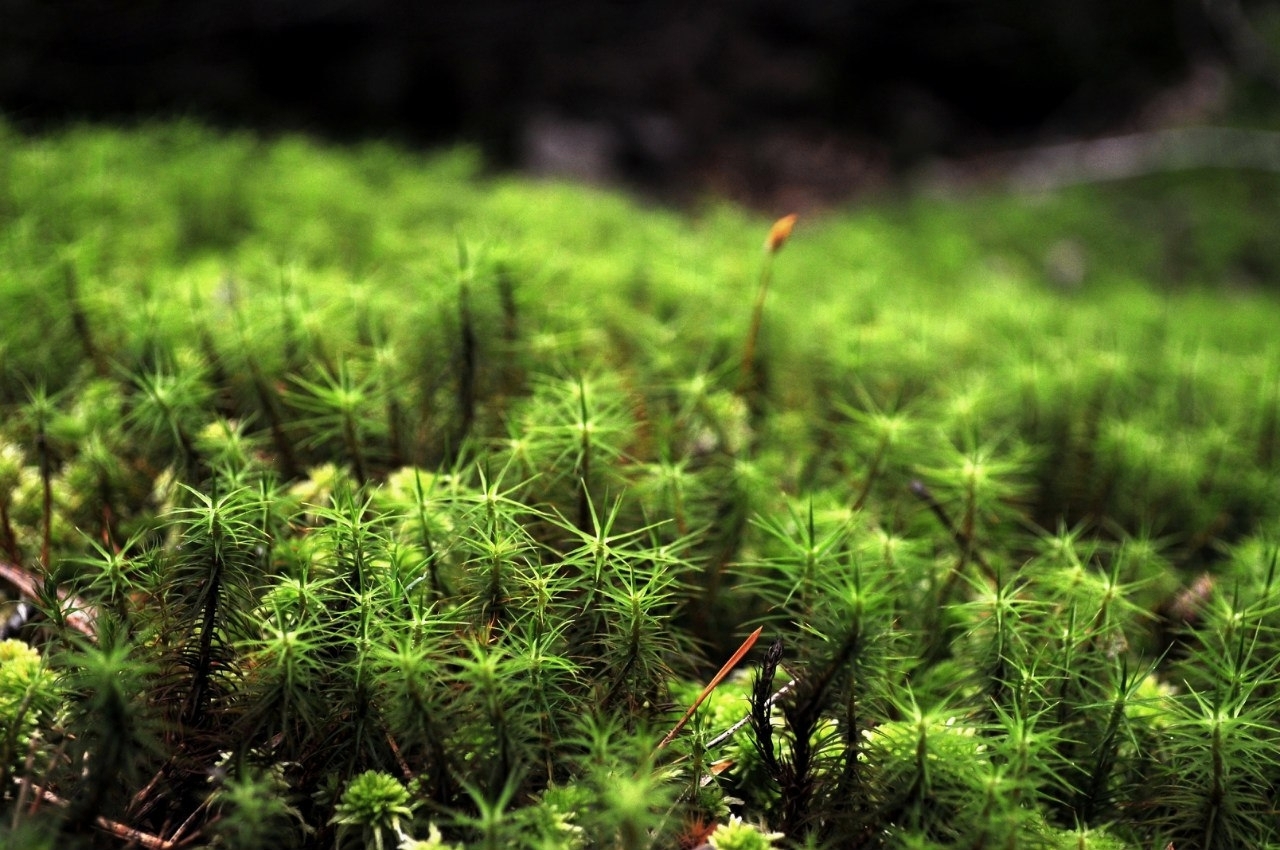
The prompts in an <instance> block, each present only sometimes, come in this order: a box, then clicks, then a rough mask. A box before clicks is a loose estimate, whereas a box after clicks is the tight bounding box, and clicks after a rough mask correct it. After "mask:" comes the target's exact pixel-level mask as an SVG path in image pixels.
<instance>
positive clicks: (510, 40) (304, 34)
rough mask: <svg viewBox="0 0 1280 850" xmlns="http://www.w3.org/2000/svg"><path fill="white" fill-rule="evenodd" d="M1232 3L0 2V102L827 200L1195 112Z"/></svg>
mask: <svg viewBox="0 0 1280 850" xmlns="http://www.w3.org/2000/svg"><path fill="white" fill-rule="evenodd" d="M1236 2H1237V0H1230V2H1225V1H1224V0H1123V2H1118V0H1036V2H1029V0H850V2H845V3H837V2H831V0H703V2H694V3H685V2H666V0H656V1H655V2H644V3H609V2H601V0H543V2H517V0H438V2H411V0H367V2H350V0H129V1H128V2H102V0H60V2H51V0H0V112H2V113H3V114H4V115H5V117H6V118H7V120H9V121H10V122H12V123H15V124H17V125H18V126H19V127H22V128H25V129H33V130H39V129H41V128H44V127H49V126H51V125H57V124H60V123H63V122H66V121H68V120H82V119H90V120H109V121H132V120H136V119H145V118H148V117H155V116H174V115H181V116H191V117H196V118H199V119H201V120H204V121H208V122H212V123H214V124H217V125H221V126H234V127H244V126H248V127H254V128H258V129H262V130H265V131H268V132H272V131H278V130H279V131H284V130H290V131H292V130H302V131H306V132H311V133H316V134H319V135H321V136H325V137H329V138H333V139H338V140H355V139H363V138H369V137H380V138H385V137H391V138H394V139H396V140H398V141H403V142H408V143H412V144H422V145H430V144H441V143H451V142H455V141H459V140H467V141H472V142H475V143H478V144H480V145H481V146H483V149H484V151H485V152H486V154H487V155H488V157H489V160H490V162H492V163H493V164H494V165H495V166H497V167H506V166H516V167H523V168H527V169H530V170H533V171H540V172H552V173H559V174H569V175H573V176H578V177H583V178H586V179H592V180H610V181H622V182H627V183H630V184H633V185H637V186H642V187H649V188H653V189H655V190H657V191H664V190H665V191H670V192H675V193H679V192H680V191H681V190H682V189H684V190H688V189H690V188H692V187H696V189H697V191H707V190H710V191H717V192H720V193H723V194H728V195H730V196H743V195H746V196H753V195H760V194H768V193H769V192H776V191H782V190H785V189H786V188H787V187H791V186H798V187H801V188H802V190H803V191H808V192H817V193H823V192H837V193H838V192H843V191H847V190H848V189H849V188H850V187H853V186H857V185H859V184H862V183H867V182H874V181H876V180H883V179H892V178H893V175H896V174H901V173H903V172H904V171H906V170H909V169H911V168H913V167H915V166H917V165H919V164H920V163H923V162H927V161H929V160H931V159H934V158H938V157H946V158H957V157H964V156H968V155H972V154H976V153H982V152H984V151H991V150H999V149H1002V148H1009V147H1016V146H1019V145H1024V144H1032V143H1044V142H1048V141H1054V140H1060V139H1066V138H1078V137H1087V136H1090V135H1094V134H1100V133H1106V132H1114V131H1118V130H1124V129H1132V128H1134V127H1141V126H1143V125H1144V124H1150V123H1153V122H1154V123H1159V122H1161V121H1165V120H1181V119H1180V118H1179V114H1180V113H1179V111H1180V110H1181V111H1182V112H1188V113H1191V120H1194V119H1195V114H1194V113H1196V112H1197V111H1199V112H1212V110H1213V109H1215V108H1218V106H1219V105H1220V101H1221V99H1222V94H1221V93H1222V90H1223V87H1222V81H1221V71H1220V69H1221V68H1223V67H1227V66H1230V65H1231V64H1232V63H1233V62H1235V64H1237V65H1238V64H1239V62H1238V61H1236V60H1238V59H1239V57H1240V56H1242V55H1245V54H1247V52H1248V51H1247V49H1245V48H1247V47H1248V45H1244V48H1242V47H1241V43H1239V41H1240V40H1239V39H1235V40H1234V41H1233V38H1232V36H1231V32H1230V30H1231V25H1230V20H1231V16H1232V15H1235V16H1236V18H1239V17H1240V15H1242V14H1243V15H1244V16H1245V17H1246V19H1250V18H1253V17H1255V16H1256V15H1257V14H1258V10H1259V9H1262V8H1265V9H1270V8H1271V7H1272V5H1273V4H1272V3H1253V4H1245V5H1244V6H1243V7H1241V6H1238V5H1236ZM1224 10H1225V11H1224ZM1224 21H1225V22H1226V23H1225V24H1224ZM1224 33H1225V34H1224ZM1215 69H1217V70H1215ZM1183 117H1184V118H1185V117H1186V116H1183Z"/></svg>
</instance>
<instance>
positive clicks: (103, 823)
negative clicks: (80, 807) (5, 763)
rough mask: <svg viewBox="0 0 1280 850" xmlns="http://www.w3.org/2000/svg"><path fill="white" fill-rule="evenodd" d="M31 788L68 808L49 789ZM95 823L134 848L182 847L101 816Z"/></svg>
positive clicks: (63, 801) (62, 800)
mask: <svg viewBox="0 0 1280 850" xmlns="http://www.w3.org/2000/svg"><path fill="white" fill-rule="evenodd" d="M14 781H15V782H18V781H19V780H18V779H15V780H14ZM31 788H32V790H33V791H35V793H36V796H38V797H39V798H40V799H42V800H44V801H45V802H46V803H52V804H53V805H55V806H59V807H62V808H66V807H67V806H68V805H69V803H67V801H66V800H64V799H62V798H61V797H59V796H58V795H57V794H55V793H53V792H52V791H49V790H48V789H45V788H41V787H40V786H39V785H32V786H31ZM93 822H94V825H95V826H97V827H98V829H101V830H103V831H105V832H109V833H111V834H112V835H114V836H116V837H117V838H122V839H124V840H125V841H127V842H128V843H129V844H130V845H132V846H137V847H143V848H146V850H174V848H176V847H179V846H181V845H179V844H178V843H177V842H174V841H171V840H169V839H167V838H161V837H160V836H158V835H151V834H150V833H146V832H142V831H141V830H138V829H134V828H133V827H131V826H126V825H125V824H122V823H117V822H116V821H113V820H107V819H106V818H104V817H102V816H101V815H99V816H98V817H96V818H94V821H93Z"/></svg>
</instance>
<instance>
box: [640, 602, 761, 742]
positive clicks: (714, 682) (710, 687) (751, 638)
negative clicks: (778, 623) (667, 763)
mask: <svg viewBox="0 0 1280 850" xmlns="http://www.w3.org/2000/svg"><path fill="white" fill-rule="evenodd" d="M762 631H764V626H761V627H760V628H758V629H756V630H755V631H754V632H752V633H751V634H750V635H748V636H747V639H746V640H744V641H743V642H742V646H740V647H738V651H737V652H735V653H734V654H733V655H732V656H731V657H730V658H729V660H728V661H726V662H725V663H724V666H723V667H721V668H720V672H719V673H716V675H715V676H714V677H713V678H712V679H711V681H710V682H709V683H708V684H707V686H706V687H705V688H703V689H702V693H700V694H698V698H697V699H695V700H694V701H693V705H691V706H689V710H688V711H686V712H685V713H684V717H681V718H680V722H679V723H677V724H676V725H675V728H673V729H672V730H671V731H670V732H668V733H667V737H665V738H663V739H662V743H660V744H658V746H657V749H655V752H657V750H660V749H662V748H663V747H665V746H666V745H667V744H670V743H671V741H672V740H673V739H674V738H675V737H676V735H678V734H679V733H680V730H681V729H683V728H684V725H685V724H686V723H688V722H689V718H690V717H693V713H694V712H695V711H697V710H698V706H700V705H702V703H703V702H704V701H705V700H706V698H707V697H709V696H711V692H712V691H714V690H715V689H716V687H717V686H718V685H719V684H720V683H721V682H723V681H724V677H725V676H728V675H729V671H731V670H732V669H733V668H734V666H735V665H737V663H738V662H739V661H741V660H742V656H744V655H746V654H747V653H748V652H750V651H751V647H753V646H755V645H756V640H758V639H759V637H760V633H761V632H762Z"/></svg>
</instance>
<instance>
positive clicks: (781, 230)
mask: <svg viewBox="0 0 1280 850" xmlns="http://www.w3.org/2000/svg"><path fill="white" fill-rule="evenodd" d="M796 218H797V216H796V214H795V213H792V214H791V215H785V216H783V217H782V218H780V219H778V220H777V221H775V222H774V223H773V227H771V228H770V229H769V236H768V238H767V239H765V240H764V252H765V253H764V264H763V265H762V266H761V267H760V286H759V287H758V288H757V289H756V303H755V306H754V308H753V309H752V311H751V329H750V330H749V331H747V344H746V347H745V348H744V349H743V351H742V374H741V376H740V378H739V381H740V383H739V386H738V391H739V392H740V393H747V392H750V391H751V390H752V389H754V385H755V371H756V341H757V340H758V339H759V337H760V323H761V321H763V319H764V299H765V296H766V295H768V294H769V278H770V277H771V276H772V274H773V258H774V257H775V256H777V254H778V252H779V251H781V250H782V246H783V245H785V244H787V238H788V237H789V236H790V235H791V229H792V228H793V227H795V225H796Z"/></svg>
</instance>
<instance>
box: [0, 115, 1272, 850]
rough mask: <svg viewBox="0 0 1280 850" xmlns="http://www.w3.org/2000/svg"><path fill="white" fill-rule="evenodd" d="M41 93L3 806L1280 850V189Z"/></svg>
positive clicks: (527, 842)
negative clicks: (706, 196) (368, 132)
mask: <svg viewBox="0 0 1280 850" xmlns="http://www.w3.org/2000/svg"><path fill="white" fill-rule="evenodd" d="M0 132H2V134H3V135H4V140H5V144H4V145H0V173H3V174H4V175H5V178H6V179H4V180H0V211H4V213H7V214H0V299H3V304H4V306H5V307H6V313H5V314H6V315H10V316H39V317H41V321H40V322H10V323H8V324H6V325H5V326H4V327H3V330H0V364H2V365H0V370H2V371H3V380H0V414H2V415H0V579H2V580H3V586H4V596H5V598H4V599H3V600H0V603H3V607H0V617H2V621H3V622H4V623H6V624H8V623H11V622H12V623H14V625H13V626H12V631H13V633H14V634H13V635H12V636H13V637H16V638H17V639H18V641H15V642H4V643H0V774H2V776H0V778H3V779H4V781H3V782H0V801H2V805H3V812H0V815H2V816H0V846H4V847H22V848H54V847H66V846H84V847H91V848H110V847H124V846H144V847H149V848H157V849H158V848H179V847H201V848H204V847H207V848H258V847H267V846H270V847H280V848H299V849H300V850H311V848H316V850H320V848H332V847H366V846H372V847H384V848H410V847H411V848H428V847H433V848H434V847H439V848H445V847H448V848H468V850H470V848H520V847H528V848H566V850H568V849H569V848H575V849H576V848H628V850H630V849H631V848H637V850H638V848H662V847H687V848H692V847H704V846H707V845H710V846H712V847H717V848H763V847H768V846H784V847H832V848H877V849H878V848H925V847H928V848H968V850H979V848H1002V850H1017V848H1059V847H1071V848H1095V850H1096V848H1107V850H1110V849H1111V848H1120V847H1124V848H1149V847H1160V848H1165V847H1168V846H1172V847H1174V848H1176V849H1177V850H1193V849H1194V848H1208V849H1209V850H1214V848H1239V847H1250V848H1254V847H1257V848H1267V847H1276V846H1280V834H1278V832H1280V830H1278V828H1277V821H1276V817H1275V812H1276V809H1277V800H1276V793H1275V789H1276V788H1277V787H1278V786H1280V767H1278V764H1280V760H1278V759H1277V758H1276V755H1275V754H1276V752H1277V744H1280V741H1278V740H1277V731H1276V730H1277V728H1278V721H1280V699H1278V698H1277V694H1280V672H1278V671H1277V662H1276V659H1277V658H1280V619H1278V618H1280V599H1278V596H1277V575H1276V573H1277V562H1278V561H1280V545H1278V541H1280V522H1278V518H1280V498H1278V497H1277V493H1280V490H1278V489H1277V488H1276V486H1275V485H1276V481H1277V477H1278V473H1280V468H1278V464H1280V446H1278V445H1277V440H1280V427H1277V422H1280V411H1277V407H1276V405H1277V400H1278V399H1280V370H1277V367H1276V363H1278V362H1280V341H1278V340H1277V338H1276V334H1275V327H1276V324H1277V319H1280V309H1277V306H1278V305H1277V303H1276V301H1275V298H1274V296H1272V295H1270V294H1267V293H1266V292H1264V291H1261V290H1260V289H1255V290H1246V289H1242V288H1241V287H1240V285H1239V281H1240V279H1241V278H1240V275H1241V274H1242V272H1241V269H1244V268H1246V267H1247V268H1254V267H1256V265H1257V264H1258V263H1260V262H1264V261H1266V260H1267V257H1268V256H1270V254H1269V249H1267V247H1266V246H1268V245H1271V244H1273V243H1274V242H1275V240H1273V239H1270V232H1269V231H1268V230H1266V228H1265V227H1263V224H1262V223H1265V222H1271V221H1274V219H1275V216H1276V215H1280V201H1277V200H1276V199H1278V198H1280V178H1277V177H1274V176H1269V175H1265V174H1250V175H1235V174H1218V175H1212V176H1207V175H1203V174H1188V175H1183V176H1179V177H1177V178H1176V179H1171V178H1167V177H1166V178H1164V179H1153V180H1150V181H1140V182H1133V183H1130V184H1127V185H1115V186H1107V187H1099V186H1094V187H1082V188H1081V189H1079V190H1072V191H1067V192H1063V193H1059V194H1055V195H1053V196H1049V197H1042V198H1038V199H1036V200H1034V201H1033V200H1030V199H1027V198H1025V197H1019V196H1011V195H1000V194H987V195H974V196H970V197H968V198H964V199H939V198H915V199H912V200H910V201H890V200H884V201H877V202H874V203H870V202H869V203H868V204H867V205H866V206H864V207H861V208H859V209H851V210H848V211H845V212H840V213H831V214H828V215H825V216H814V217H812V218H807V219H806V226H805V229H804V230H803V231H801V230H795V229H793V228H794V226H795V224H796V218H795V217H794V216H786V217H784V218H782V219H779V220H778V221H777V222H776V223H774V224H773V225H772V227H770V226H769V223H768V222H767V221H760V220H756V219H755V218H753V217H752V216H751V215H749V214H748V213H745V212H743V211H741V210H737V209H734V208H731V207H728V206H724V205H716V204H714V203H709V204H708V205H706V206H705V207H703V208H700V209H699V210H698V211H696V212H692V213H678V212H673V211H660V210H655V209H650V208H642V207H641V206H639V205H637V204H636V203H634V202H632V201H630V200H627V199H626V198H624V197H622V196H620V195H617V194H612V193H606V192H602V191H599V190H589V189H585V188H578V187H572V186H567V185H561V184H553V183H547V182H526V181H523V180H520V179H518V178H514V177H500V176H495V175H493V174H490V173H488V172H485V171H484V170H483V169H482V167H481V163H480V162H479V161H478V159H477V158H476V157H475V156H474V154H472V153H470V152H466V151H455V152H452V153H444V154H437V155H434V156H430V157H428V156H423V155H419V154H411V153H409V152H406V151H402V150H399V149H397V148H394V147H392V146H389V145H385V144H365V145H354V146H349V147H346V148H342V149H337V148H331V147H326V146H322V145H320V144H318V143H314V142H311V141H308V140H306V139H303V138H299V137H287V136H286V137H279V138H275V139H271V140H267V139H260V138H257V137H255V136H252V135H249V134H218V133H214V132H211V131H208V130H205V129H202V128H200V127H197V126H195V125H191V124H183V123H178V124H155V125H152V126H147V127H139V128H135V129H133V130H129V131H122V130H109V129H102V128H94V127H89V126H84V127H79V128H75V129H67V130H63V131H59V132H49V133H47V134H45V135H43V136H41V137H39V138H34V137H33V138H27V137H24V136H22V135H21V134H19V133H17V132H16V131H12V130H8V129H4V130H2V131H0ZM144 186H145V187H146V191H141V190H140V187H144ZM1174 199H1178V200H1177V203H1176V204H1175V203H1172V202H1173V200H1174ZM1185 199H1190V200H1185ZM1242 206H1243V207H1246V208H1248V209H1249V210H1251V211H1252V212H1251V214H1250V215H1248V216H1236V217H1233V218H1231V220H1230V221H1226V220H1225V219H1223V220H1219V219H1220V217H1221V215H1220V211H1222V210H1233V209H1237V208H1240V207H1242ZM1173 207H1176V208H1177V211H1178V212H1177V215H1173V213H1171V212H1170V209H1171V208H1173ZM1215 211H1219V212H1215ZM1144 216H1145V217H1146V218H1144ZM1134 221H1156V222H1159V223H1161V225H1160V227H1154V228H1146V227H1138V226H1136V225H1134V224H1132V222H1134ZM1033 224H1034V226H1035V227H1036V228H1043V230H1032V225H1033ZM1268 226H1269V225H1268ZM1161 227H1165V228H1166V229H1168V232H1176V233H1178V234H1180V236H1179V238H1178V239H1176V240H1170V239H1167V238H1162V237H1161V236H1160V235H1159V231H1160V229H1161ZM762 233H763V234H767V237H766V240H765V243H764V246H763V256H761V249H760V247H759V246H760V241H759V240H760V236H761V234H762ZM1046 234H1048V235H1046ZM1066 238H1069V239H1071V240H1072V243H1073V244H1074V245H1076V246H1077V248H1078V251H1077V253H1078V254H1079V255H1080V256H1082V257H1084V258H1085V259H1083V260H1081V262H1082V263H1086V264H1087V267H1088V272H1087V274H1085V275H1083V276H1082V277H1081V278H1080V283H1079V286H1080V287H1081V289H1079V290H1075V291H1071V292H1067V291H1064V290H1063V288H1062V287H1061V286H1060V285H1058V284H1055V283H1054V282H1053V281H1054V280H1055V278H1054V276H1053V275H1054V273H1053V271H1052V269H1050V268H1047V266H1046V261H1045V257H1046V256H1048V255H1049V253H1051V254H1052V255H1053V256H1055V257H1056V256H1058V255H1059V254H1061V251H1056V252H1051V251H1050V249H1051V248H1053V247H1054V245H1055V244H1057V242H1059V241H1060V240H1062V239H1066ZM788 243H790V247H789V248H788V250H787V252H786V254H785V255H783V254H782V250H781V249H782V248H783V247H784V245H787V244H788ZM1174 243H1176V246H1175V244H1174ZM1175 248H1176V250H1175ZM1200 248H1204V251H1203V253H1202V254H1201V253H1197V251H1199V250H1200ZM1210 249H1212V250H1210ZM1047 252H1048V253H1047ZM1232 257H1234V258H1235V259H1234V260H1232V259H1231V258H1232ZM1246 260H1247V264H1245V261H1246ZM1175 273H1176V275H1177V276H1179V278H1180V284H1179V285H1178V286H1176V287H1169V286H1166V285H1165V284H1166V282H1167V281H1166V278H1167V276H1169V275H1173V274H1175ZM757 275H758V277H756V276H757ZM753 280H754V281H755V282H756V291H755V298H754V300H751V301H750V305H749V306H748V300H750V299H749V297H750V289H751V285H752V281H753ZM1228 280H1230V281H1234V283H1233V284H1232V286H1233V289H1232V293H1233V294H1232V297H1231V298H1229V299H1223V298H1220V297H1217V294H1216V293H1206V292H1205V291H1203V290H1201V289H1199V288H1197V286H1196V285H1195V284H1196V282H1197V281H1198V282H1201V283H1207V284H1214V285H1216V284H1218V283H1221V282H1223V281H1228ZM766 304H767V305H768V316H767V321H766V320H765V318H766V317H765V314H764V309H765V305H766ZM19 603H21V604H22V605H25V606H27V607H25V608H22V609H21V610H22V611H23V612H27V613H31V614H32V616H26V615H25V613H24V616H22V617H17V618H14V617H13V616H11V615H13V614H15V613H16V612H17V611H18V606H19Z"/></svg>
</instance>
